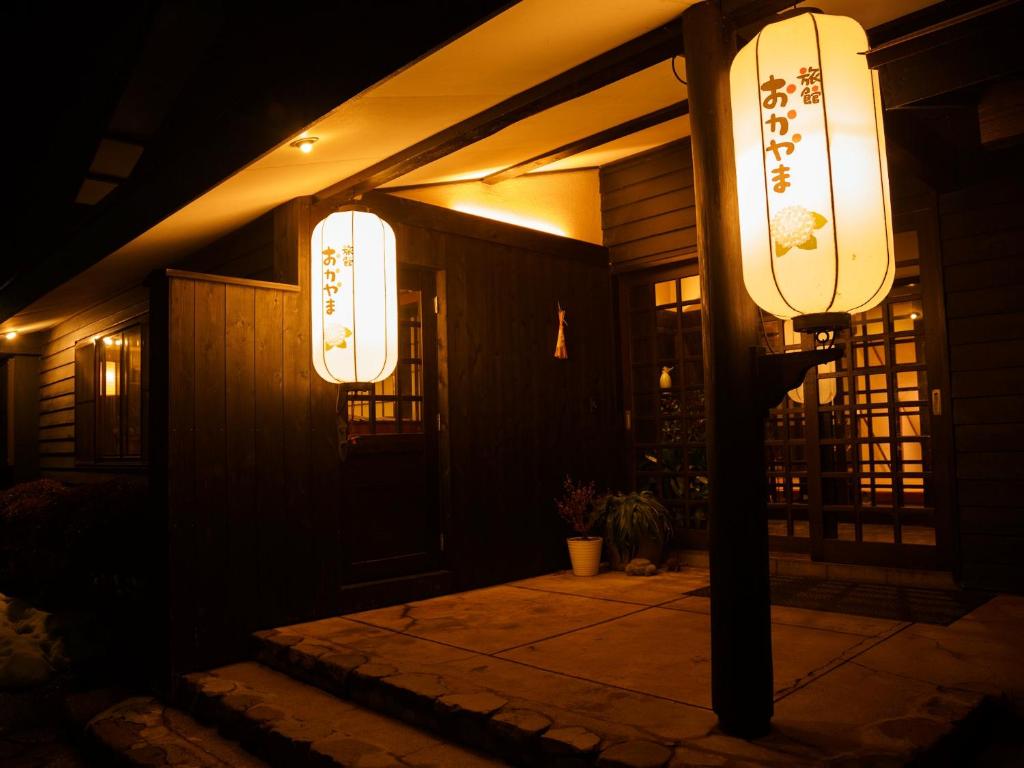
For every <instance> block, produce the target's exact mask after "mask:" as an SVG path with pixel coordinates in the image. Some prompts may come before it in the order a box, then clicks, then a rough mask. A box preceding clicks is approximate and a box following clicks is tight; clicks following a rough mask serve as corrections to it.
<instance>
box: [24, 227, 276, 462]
mask: <svg viewBox="0 0 1024 768" xmlns="http://www.w3.org/2000/svg"><path fill="white" fill-rule="evenodd" d="M273 265H274V213H273V212H271V213H267V214H265V215H264V216H261V217H260V218H258V219H256V220H255V221H252V222H250V223H249V224H247V225H245V226H244V227H241V228H239V229H238V230H236V231H235V232H232V233H231V234H229V235H226V236H225V237H223V238H221V239H219V240H217V241H216V242H215V243H213V244H212V245H209V246H206V247H205V248H202V249H201V250H199V251H197V252H195V253H193V254H191V255H189V256H187V257H185V258H184V259H182V260H181V261H180V262H179V265H178V266H183V267H188V268H190V269H201V270H203V271H206V272H210V273H214V274H221V275H234V276H238V277H253V278H257V279H262V278H268V277H269V276H270V275H271V273H272V271H273ZM148 311H149V289H148V288H147V287H145V286H136V287H134V288H131V289H129V290H127V291H124V292H122V293H120V294H118V295H116V296H113V297H110V298H108V299H106V300H104V301H102V302H100V303H99V304H96V305H95V306H91V307H88V308H86V309H84V310H82V311H80V312H77V313H76V314H75V315H73V316H72V317H70V318H68V319H67V320H65V321H64V322H62V323H60V324H59V325H57V326H56V327H54V328H53V329H52V330H51V331H50V332H49V333H48V334H47V336H46V338H45V339H44V343H43V348H42V356H41V358H40V366H39V468H40V471H41V473H42V474H44V475H46V476H48V477H58V478H62V479H65V480H75V479H78V480H85V479H89V478H90V477H92V476H95V475H97V474H98V473H102V472H104V471H106V472H119V471H123V468H119V467H117V466H115V465H111V466H110V467H109V468H106V469H105V468H104V467H100V466H90V467H87V468H83V467H78V468H76V466H75V366H74V361H75V344H76V342H78V341H80V340H82V339H87V338H89V337H91V336H94V335H96V334H98V333H102V332H103V331H104V330H106V329H108V328H110V327H111V326H114V325H117V324H118V323H121V322H123V321H125V320H128V319H130V318H135V317H138V318H144V317H146V316H147V313H148Z"/></svg>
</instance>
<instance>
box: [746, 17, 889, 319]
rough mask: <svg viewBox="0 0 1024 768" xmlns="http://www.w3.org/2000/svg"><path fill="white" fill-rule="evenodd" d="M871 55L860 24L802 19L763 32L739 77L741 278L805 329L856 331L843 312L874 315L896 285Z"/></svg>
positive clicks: (755, 295)
mask: <svg viewBox="0 0 1024 768" xmlns="http://www.w3.org/2000/svg"><path fill="white" fill-rule="evenodd" d="M868 47H869V46H868V41H867V36H866V35H865V33H864V30H863V28H862V27H861V26H860V25H859V24H858V23H857V22H856V21H854V20H853V19H848V18H845V17H841V16H826V15H823V14H819V13H801V14H800V15H797V16H793V17H791V18H788V19H785V20H783V21H779V22H776V23H774V24H770V25H768V26H766V27H765V28H764V29H762V30H761V31H760V32H759V33H758V35H757V36H756V37H755V38H754V39H753V40H751V41H750V42H749V43H748V44H747V45H746V46H744V47H743V49H742V50H741V51H740V52H739V53H738V54H737V56H736V58H735V60H734V61H733V64H732V69H731V71H730V83H731V91H732V120H733V140H734V142H735V147H736V173H737V182H738V196H739V215H740V235H741V242H742V248H743V281H744V283H745V284H746V288H747V291H748V292H749V293H750V296H751V298H752V299H753V300H754V302H755V303H757V304H758V305H759V306H760V307H762V308H763V309H765V310H766V311H768V312H771V313H772V314H773V315H775V316H777V317H781V318H795V319H796V320H795V324H796V328H797V330H805V329H809V328H814V327H819V328H820V327H823V326H828V325H829V321H830V320H831V321H832V323H834V325H835V326H841V325H845V324H848V323H849V316H848V314H843V313H853V312H863V311H864V310H867V309H870V308H871V307H873V306H875V305H876V304H878V303H879V302H881V301H882V300H883V299H884V298H885V296H886V294H887V293H888V292H889V288H890V287H891V286H892V281H893V276H894V274H895V260H894V256H893V240H892V215H891V211H890V205H889V176H888V171H887V168H886V157H885V136H884V134H883V128H882V107H881V100H880V98H879V90H878V76H877V74H876V73H874V72H872V71H871V70H870V69H868V65H867V61H866V58H865V56H864V52H865V51H866V50H867V49H868ZM823 314H824V315H825V317H821V315H823ZM807 316H815V317H807ZM816 322H817V323H818V324H817V325H816V324H815V323H816Z"/></svg>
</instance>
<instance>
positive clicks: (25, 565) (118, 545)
mask: <svg viewBox="0 0 1024 768" xmlns="http://www.w3.org/2000/svg"><path fill="white" fill-rule="evenodd" d="M159 546H160V537H159V536H158V526H157V520H156V514H155V511H154V510H153V509H151V508H150V505H149V501H148V495H147V491H146V485H145V483H143V482H139V481H129V480H121V479H112V480H105V481H101V482H97V483H82V484H80V485H65V484H63V483H59V482H57V481H54V480H36V481H33V482H29V483H22V484H21V485H16V486H14V487H13V488H10V489H9V490H7V491H4V492H3V493H0V592H4V593H6V594H11V595H16V596H18V597H21V598H23V599H25V600H28V601H29V602H31V603H32V604H33V605H37V606H39V607H40V608H43V609H44V610H48V611H63V610H89V611H95V610H99V611H101V612H102V611H104V610H106V609H108V608H115V607H120V606H122V605H123V604H126V603H128V604H130V603H133V602H136V601H138V600H140V599H143V598H144V595H145V593H146V591H147V590H148V589H149V588H150V587H151V585H152V584H153V583H154V578H155V577H156V575H157V571H156V568H157V567H158V564H159V558H158V557H156V554H157V553H158V552H159Z"/></svg>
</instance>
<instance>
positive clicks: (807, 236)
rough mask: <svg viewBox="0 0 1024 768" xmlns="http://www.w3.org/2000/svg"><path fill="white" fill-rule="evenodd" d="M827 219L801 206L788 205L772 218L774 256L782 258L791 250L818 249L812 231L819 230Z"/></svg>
mask: <svg viewBox="0 0 1024 768" xmlns="http://www.w3.org/2000/svg"><path fill="white" fill-rule="evenodd" d="M827 221H828V219H826V218H825V217H824V216H822V215H821V214H820V213H815V212H814V211H809V210H807V209H806V208H804V207H803V206H802V205H788V206H786V207H785V208H783V209H782V210H780V211H778V212H777V213H776V214H775V215H774V216H772V221H771V231H772V240H774V241H775V255H776V256H784V255H785V254H786V252H787V251H789V250H790V249H791V248H800V249H801V250H804V251H812V250H814V249H815V248H817V247H818V239H817V238H816V237H815V236H814V230H816V229H821V228H822V227H823V226H825V224H826V223H827Z"/></svg>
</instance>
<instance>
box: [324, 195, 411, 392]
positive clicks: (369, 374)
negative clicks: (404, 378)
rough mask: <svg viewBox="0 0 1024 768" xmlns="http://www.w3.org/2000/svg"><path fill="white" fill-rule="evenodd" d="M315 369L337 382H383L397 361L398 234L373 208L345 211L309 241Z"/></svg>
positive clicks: (328, 219)
mask: <svg viewBox="0 0 1024 768" xmlns="http://www.w3.org/2000/svg"><path fill="white" fill-rule="evenodd" d="M310 259H311V268H310V283H311V296H312V299H311V300H312V316H311V317H312V323H313V332H312V343H313V367H314V368H315V369H316V372H317V373H318V374H320V376H321V377H322V378H324V379H326V380H327V381H330V382H334V383H336V384H352V383H356V384H371V383H373V382H376V381H383V380H384V379H386V378H387V377H388V376H390V375H391V372H392V371H394V370H395V363H396V362H397V361H398V283H397V266H396V256H395V233H394V231H393V230H392V229H391V226H390V225H389V224H388V223H387V222H386V221H384V220H383V219H381V218H380V217H379V216H377V215H376V214H374V213H370V212H368V211H357V210H350V211H340V212H335V213H332V214H331V215H329V216H328V217H327V218H326V219H324V220H323V221H321V222H320V223H319V224H317V225H316V227H315V228H314V229H313V236H312V239H311V243H310Z"/></svg>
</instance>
